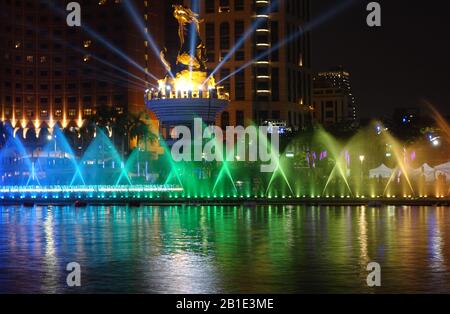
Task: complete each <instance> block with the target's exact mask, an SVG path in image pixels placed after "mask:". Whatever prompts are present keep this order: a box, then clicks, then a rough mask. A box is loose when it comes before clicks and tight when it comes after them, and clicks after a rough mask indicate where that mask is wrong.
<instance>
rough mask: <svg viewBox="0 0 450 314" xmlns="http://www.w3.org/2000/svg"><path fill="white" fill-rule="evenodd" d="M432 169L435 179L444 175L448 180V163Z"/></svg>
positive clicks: (449, 171)
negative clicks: (434, 172)
mask: <svg viewBox="0 0 450 314" xmlns="http://www.w3.org/2000/svg"><path fill="white" fill-rule="evenodd" d="M434 168H435V169H436V177H437V176H441V175H444V176H445V177H446V178H450V161H449V162H446V163H445V164H442V165H439V166H436V167H434Z"/></svg>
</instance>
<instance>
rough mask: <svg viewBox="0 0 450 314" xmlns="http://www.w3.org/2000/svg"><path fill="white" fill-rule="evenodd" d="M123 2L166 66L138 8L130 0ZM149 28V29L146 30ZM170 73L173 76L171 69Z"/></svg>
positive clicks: (154, 51) (157, 56)
mask: <svg viewBox="0 0 450 314" xmlns="http://www.w3.org/2000/svg"><path fill="white" fill-rule="evenodd" d="M123 3H124V4H125V9H126V10H127V12H128V13H129V14H130V15H131V20H132V21H133V22H134V24H135V25H136V27H137V28H138V29H139V30H140V31H141V33H142V35H143V36H144V38H145V39H146V40H147V42H148V43H149V44H150V47H151V48H152V51H153V53H154V54H155V56H156V58H157V59H158V60H159V61H160V63H161V64H162V65H163V66H164V67H165V64H164V63H163V62H162V60H161V59H160V57H159V55H160V53H161V48H160V47H158V45H157V44H156V41H155V39H154V38H153V36H152V34H150V32H149V31H148V29H147V28H146V27H145V25H144V23H143V22H142V19H141V17H140V16H139V14H138V13H137V11H136V8H135V7H134V6H133V4H132V3H131V1H130V0H124V1H123ZM145 30H147V31H145ZM169 75H170V76H171V77H172V78H173V77H174V76H173V74H172V71H169ZM157 80H158V79H157Z"/></svg>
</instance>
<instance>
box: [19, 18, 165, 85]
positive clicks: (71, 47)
mask: <svg viewBox="0 0 450 314" xmlns="http://www.w3.org/2000/svg"><path fill="white" fill-rule="evenodd" d="M27 25H28V26H29V27H30V28H32V29H33V31H34V33H36V34H40V31H41V29H40V28H36V27H34V26H33V25H31V24H29V23H27ZM44 36H45V37H46V39H53V40H56V41H58V42H60V43H62V45H64V46H65V47H67V48H70V49H73V50H75V51H77V52H79V53H80V54H82V55H84V54H86V51H84V50H83V49H81V48H79V47H76V46H73V45H71V44H69V43H67V42H66V41H64V39H62V38H60V37H58V36H53V37H50V35H49V34H47V33H44ZM89 56H90V57H92V58H93V59H95V60H96V61H98V62H100V63H102V64H104V65H107V66H109V67H111V68H113V69H115V70H117V71H120V72H121V73H123V74H125V75H127V76H129V77H132V78H135V79H136V80H138V81H141V82H142V83H143V84H144V85H143V86H144V88H145V87H146V86H147V84H149V85H150V86H152V87H155V88H156V87H157V86H156V85H154V84H151V83H149V82H148V81H146V80H144V79H142V78H141V77H139V76H137V75H134V74H133V73H130V72H128V71H126V70H124V69H122V68H121V67H118V66H117V65H115V64H112V63H110V62H108V61H105V60H103V59H102V58H100V57H97V56H96V55H94V54H89ZM90 68H93V69H97V68H95V67H94V66H90ZM146 74H149V75H150V76H152V74H151V73H146ZM116 77H119V76H118V75H116ZM154 79H155V80H157V79H158V78H156V77H154ZM127 81H128V82H130V83H135V84H139V83H138V82H133V81H131V80H130V79H127Z"/></svg>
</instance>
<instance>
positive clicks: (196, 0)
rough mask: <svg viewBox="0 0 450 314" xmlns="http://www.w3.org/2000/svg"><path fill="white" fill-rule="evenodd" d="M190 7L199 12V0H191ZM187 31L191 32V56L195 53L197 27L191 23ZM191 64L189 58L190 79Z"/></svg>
mask: <svg viewBox="0 0 450 314" xmlns="http://www.w3.org/2000/svg"><path fill="white" fill-rule="evenodd" d="M191 7H192V11H194V12H199V11H200V3H199V0H191ZM189 31H190V33H191V42H190V52H191V56H193V55H194V53H195V48H196V47H195V38H196V36H197V29H196V27H195V25H194V24H191V26H190V30H189ZM192 64H193V59H191V62H190V64H189V72H190V75H191V79H192Z"/></svg>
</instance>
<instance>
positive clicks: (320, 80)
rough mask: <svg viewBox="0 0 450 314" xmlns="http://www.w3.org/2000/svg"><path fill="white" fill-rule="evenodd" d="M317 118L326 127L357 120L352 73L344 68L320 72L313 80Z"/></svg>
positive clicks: (314, 105)
mask: <svg viewBox="0 0 450 314" xmlns="http://www.w3.org/2000/svg"><path fill="white" fill-rule="evenodd" d="M313 87H314V91H313V107H314V112H315V118H316V120H317V121H318V122H320V123H322V124H324V125H331V124H336V123H341V122H355V121H356V120H357V105H356V99H355V96H354V94H353V91H352V86H351V81H350V73H349V72H347V71H345V70H344V69H343V68H342V67H336V68H333V69H330V70H329V71H326V72H319V73H317V75H315V77H314V80H313Z"/></svg>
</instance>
